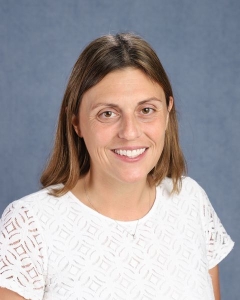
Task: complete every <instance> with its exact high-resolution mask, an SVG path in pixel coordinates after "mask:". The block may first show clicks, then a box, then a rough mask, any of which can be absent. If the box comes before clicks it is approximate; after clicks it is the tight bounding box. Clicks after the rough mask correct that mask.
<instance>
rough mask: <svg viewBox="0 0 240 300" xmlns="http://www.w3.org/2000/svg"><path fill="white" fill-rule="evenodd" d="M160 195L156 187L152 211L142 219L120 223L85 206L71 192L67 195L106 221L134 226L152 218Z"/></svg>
mask: <svg viewBox="0 0 240 300" xmlns="http://www.w3.org/2000/svg"><path fill="white" fill-rule="evenodd" d="M158 194H159V186H156V188H155V199H154V202H153V205H152V207H151V208H150V210H149V211H148V212H147V213H146V214H145V215H144V216H143V217H142V218H140V219H136V220H131V221H119V220H115V219H112V218H110V217H108V216H105V215H103V214H101V213H99V212H97V211H96V210H94V209H93V208H91V207H89V206H87V205H86V204H84V203H83V202H82V201H81V200H80V199H79V198H78V197H76V196H75V195H74V194H73V193H72V192H71V191H68V192H67V193H66V194H65V195H67V196H69V197H70V198H71V199H72V200H74V201H75V202H77V204H78V205H80V206H81V207H83V208H84V210H86V211H88V212H89V213H91V214H94V215H95V216H98V217H101V218H103V219H105V220H108V221H109V222H117V223H119V225H132V224H135V223H136V222H139V223H140V222H143V221H145V219H147V218H148V217H150V216H151V215H152V214H153V213H154V211H155V208H156V206H157V202H158V201H157V200H158V198H159V197H158Z"/></svg>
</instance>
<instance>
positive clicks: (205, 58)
mask: <svg viewBox="0 0 240 300" xmlns="http://www.w3.org/2000/svg"><path fill="white" fill-rule="evenodd" d="M119 31H133V32H135V33H137V34H140V35H142V36H143V37H144V38H145V39H146V40H147V41H148V42H149V43H150V44H151V45H152V46H153V48H155V50H156V52H157V53H158V55H159V57H160V59H161V61H162V63H163V65H164V67H165V68H166V70H167V72H168V74H169V77H170V80H171V82H172V85H173V89H174V91H175V101H176V104H177V108H178V111H179V119H180V131H181V141H182V147H183V149H184V152H185V155H186V158H187V161H188V167H189V175H190V176H192V177H193V178H195V179H196V180H197V181H198V182H199V183H200V184H201V185H202V186H203V187H204V188H205V190H206V192H207V193H208V195H209V198H210V199H211V202H212V204H213V206H214V207H215V210H216V211H217V213H218V215H219V217H220V218H221V220H222V222H223V224H224V226H225V228H226V229H227V231H228V232H229V234H230V235H231V236H232V238H233V240H235V242H236V245H235V248H234V251H233V252H232V253H231V254H230V255H229V256H228V257H227V258H226V259H225V260H224V261H223V262H222V263H221V265H220V266H221V285H222V299H226V300H231V299H233V300H235V299H236V300H238V299H239V295H240V285H239V282H240V281H239V280H240V261H239V254H240V253H239V250H240V247H239V242H240V237H239V227H240V226H239V213H240V204H239V203H240V201H239V195H240V180H239V178H240V171H239V170H240V159H239V155H240V153H239V152H240V117H239V113H240V1H239V0H201V1H192V0H182V1H180V0H163V1H161V0H152V1H151V0H123V1H121V0H118V1H115V0H98V1H97V0H78V1H77V0H75V1H74V0H68V1H63V0H49V1H47V0H39V1H37V0H15V1H14V0H0V192H1V198H0V213H2V211H3V209H4V207H5V206H6V205H7V204H8V203H9V202H11V201H13V200H14V199H18V198H20V197H22V196H24V195H26V194H28V193H31V192H33V191H36V190H37V189H38V188H39V187H40V185H39V176H40V174H41V171H42V169H43V166H44V164H45V161H46V159H47V157H48V155H49V152H50V149H51V146H52V142H53V135H54V132H55V126H56V120H57V115H58V109H59V106H60V103H61V99H62V96H63V93H64V89H65V87H66V84H67V79H68V76H69V74H70V72H71V68H72V66H73V64H74V62H75V60H76V59H77V57H78V55H79V53H80V52H81V50H82V49H83V48H84V47H85V46H86V45H87V44H88V43H89V42H90V41H91V40H92V39H94V38H96V37H98V36H99V35H103V34H106V33H116V32H119ZM193 300H194V299H193ZM203 300H204V299H203Z"/></svg>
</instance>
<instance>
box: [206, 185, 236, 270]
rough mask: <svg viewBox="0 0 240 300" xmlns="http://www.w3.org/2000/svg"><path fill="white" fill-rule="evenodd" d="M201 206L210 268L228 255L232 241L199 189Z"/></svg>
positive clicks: (232, 244)
mask: <svg viewBox="0 0 240 300" xmlns="http://www.w3.org/2000/svg"><path fill="white" fill-rule="evenodd" d="M201 208H202V209H201V212H202V222H203V228H204V232H205V238H206V249H207V258H208V263H209V269H212V268H213V267H215V266H216V265H217V264H218V263H219V262H220V261H222V260H223V259H224V258H225V257H226V256H227V255H228V253H229V252H230V251H231V250H232V248H233V246H234V243H233V241H232V240H231V238H230V236H229V235H228V234H227V232H226V230H225V229H224V227H223V225H222V223H221V221H220V219H219V218H218V216H217V214H216V212H215V210H214V208H213V207H212V205H211V203H210V201H209V199H208V196H207V194H206V193H205V191H204V190H203V189H201Z"/></svg>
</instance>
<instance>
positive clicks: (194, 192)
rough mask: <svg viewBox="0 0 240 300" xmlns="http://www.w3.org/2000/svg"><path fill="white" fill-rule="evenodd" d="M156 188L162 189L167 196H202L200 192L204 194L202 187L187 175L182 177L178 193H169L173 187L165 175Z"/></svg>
mask: <svg viewBox="0 0 240 300" xmlns="http://www.w3.org/2000/svg"><path fill="white" fill-rule="evenodd" d="M157 188H158V189H159V190H162V192H163V193H164V194H165V195H169V197H174V196H176V197H182V196H184V197H185V198H186V197H187V196H188V197H199V196H202V194H205V191H204V190H203V188H202V187H201V186H200V185H199V184H198V183H197V182H196V181H195V180H194V179H192V178H191V177H188V176H183V177H182V181H181V186H180V192H179V193H178V194H176V193H174V194H172V193H171V192H172V189H173V182H172V179H171V178H169V177H166V178H165V179H164V180H163V181H162V182H161V183H160V185H159V186H158V187H157Z"/></svg>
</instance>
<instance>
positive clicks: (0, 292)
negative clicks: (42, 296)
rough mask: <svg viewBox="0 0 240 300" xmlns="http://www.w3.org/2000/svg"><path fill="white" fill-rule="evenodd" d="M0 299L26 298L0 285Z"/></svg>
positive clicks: (22, 299) (23, 299)
mask: <svg viewBox="0 0 240 300" xmlns="http://www.w3.org/2000/svg"><path fill="white" fill-rule="evenodd" d="M0 299H1V300H26V299H25V298H23V297H22V296H20V295H18V294H17V293H15V292H13V291H10V290H8V289H4V288H1V287H0Z"/></svg>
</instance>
